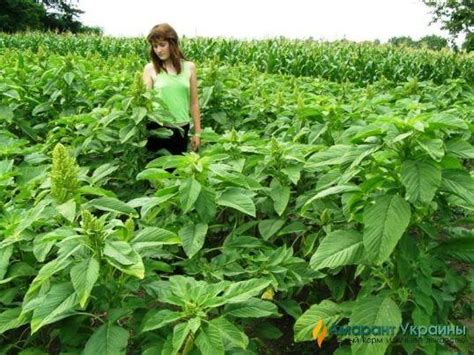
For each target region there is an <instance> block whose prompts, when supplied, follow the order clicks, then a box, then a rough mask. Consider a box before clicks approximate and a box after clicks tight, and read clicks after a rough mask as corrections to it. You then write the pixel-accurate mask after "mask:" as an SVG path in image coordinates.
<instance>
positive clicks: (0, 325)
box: [0, 307, 28, 334]
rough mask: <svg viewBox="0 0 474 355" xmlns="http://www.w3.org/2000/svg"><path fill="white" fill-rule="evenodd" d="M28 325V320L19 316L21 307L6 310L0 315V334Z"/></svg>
mask: <svg viewBox="0 0 474 355" xmlns="http://www.w3.org/2000/svg"><path fill="white" fill-rule="evenodd" d="M26 323H28V318H27V317H24V316H21V307H17V308H11V309H7V310H6V311H3V312H1V313H0V334H3V333H5V332H6V331H7V330H10V329H15V328H18V327H20V326H22V325H24V324H26Z"/></svg>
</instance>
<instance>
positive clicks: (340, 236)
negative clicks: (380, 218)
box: [309, 230, 364, 270]
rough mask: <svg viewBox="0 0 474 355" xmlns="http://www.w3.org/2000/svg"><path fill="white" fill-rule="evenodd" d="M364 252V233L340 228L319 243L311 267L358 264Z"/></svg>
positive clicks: (320, 267)
mask: <svg viewBox="0 0 474 355" xmlns="http://www.w3.org/2000/svg"><path fill="white" fill-rule="evenodd" d="M363 254H364V244H363V239H362V235H361V234H360V233H358V232H356V231H352V230H339V231H333V232H331V233H329V234H328V235H327V236H326V238H324V239H323V241H322V242H321V244H320V245H319V248H318V250H316V253H314V255H313V256H312V257H311V260H310V262H309V264H310V266H311V268H313V269H314V270H320V269H322V268H325V267H328V268H331V269H335V268H337V267H339V266H344V265H351V264H357V263H359V262H360V261H361V259H362V257H363Z"/></svg>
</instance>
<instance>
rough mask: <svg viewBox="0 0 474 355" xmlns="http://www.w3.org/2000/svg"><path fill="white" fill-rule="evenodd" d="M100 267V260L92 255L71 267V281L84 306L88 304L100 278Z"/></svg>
mask: <svg viewBox="0 0 474 355" xmlns="http://www.w3.org/2000/svg"><path fill="white" fill-rule="evenodd" d="M99 268H100V266H99V262H98V261H97V260H96V259H95V258H94V257H92V256H91V257H90V258H88V259H84V260H83V261H81V262H80V263H79V264H76V265H74V266H73V267H72V268H71V281H72V284H73V286H74V289H75V290H76V293H77V295H78V296H79V304H80V305H81V307H82V308H84V306H85V305H86V302H87V299H88V298H89V295H90V293H91V291H92V288H93V287H94V285H95V283H96V281H97V279H98V278H99Z"/></svg>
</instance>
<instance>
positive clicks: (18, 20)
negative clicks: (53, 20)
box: [0, 0, 46, 33]
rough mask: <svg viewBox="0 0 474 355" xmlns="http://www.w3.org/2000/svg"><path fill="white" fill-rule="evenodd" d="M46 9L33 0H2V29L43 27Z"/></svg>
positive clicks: (24, 29) (17, 29)
mask: <svg viewBox="0 0 474 355" xmlns="http://www.w3.org/2000/svg"><path fill="white" fill-rule="evenodd" d="M45 16H46V10H45V9H44V7H43V6H42V5H41V4H36V3H35V2H33V1H31V0H0V31H2V32H8V33H13V32H18V31H26V30H40V29H43V21H44V18H45Z"/></svg>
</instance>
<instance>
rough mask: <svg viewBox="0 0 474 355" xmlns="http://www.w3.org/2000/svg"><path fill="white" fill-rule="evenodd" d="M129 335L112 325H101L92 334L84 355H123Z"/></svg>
mask: <svg viewBox="0 0 474 355" xmlns="http://www.w3.org/2000/svg"><path fill="white" fill-rule="evenodd" d="M128 337H129V333H128V331H127V330H125V329H123V328H122V327H119V326H118V325H115V324H112V323H109V322H107V323H105V324H103V325H101V326H100V327H99V328H97V330H96V331H95V332H94V334H92V336H91V337H90V338H89V340H88V341H87V343H86V346H85V348H84V353H83V354H84V355H98V354H101V355H121V354H125V350H126V348H127V344H128Z"/></svg>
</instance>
